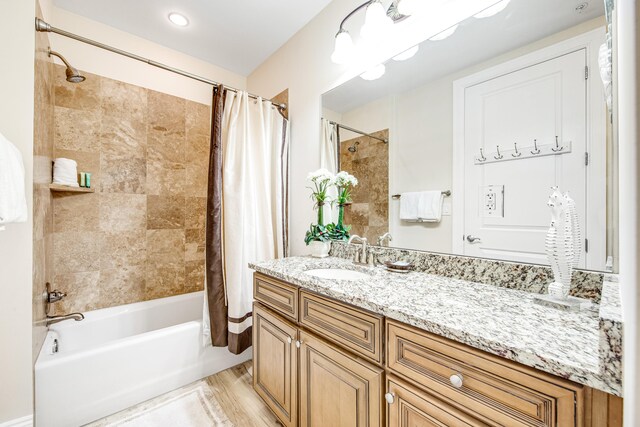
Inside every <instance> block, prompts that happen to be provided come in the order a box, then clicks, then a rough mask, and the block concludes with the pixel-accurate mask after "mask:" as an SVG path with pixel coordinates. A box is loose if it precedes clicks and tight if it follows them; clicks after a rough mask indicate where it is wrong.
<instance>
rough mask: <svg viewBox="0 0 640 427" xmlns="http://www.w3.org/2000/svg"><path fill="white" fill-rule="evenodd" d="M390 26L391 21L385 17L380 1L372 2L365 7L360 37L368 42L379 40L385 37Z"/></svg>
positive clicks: (391, 24)
mask: <svg viewBox="0 0 640 427" xmlns="http://www.w3.org/2000/svg"><path fill="white" fill-rule="evenodd" d="M392 26H393V20H392V19H391V18H389V17H388V16H387V12H386V10H385V9H384V6H383V5H382V3H381V2H380V0H373V1H372V2H370V3H369V5H368V6H367V10H366V12H365V18H364V25H363V26H362V28H361V29H360V35H361V36H362V37H363V38H365V39H368V40H380V39H382V38H384V37H385V36H386V35H387V33H388V31H389V30H390V29H391V27H392Z"/></svg>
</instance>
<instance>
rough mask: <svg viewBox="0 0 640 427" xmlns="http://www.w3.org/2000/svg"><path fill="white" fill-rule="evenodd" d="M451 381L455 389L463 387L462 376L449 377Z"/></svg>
mask: <svg viewBox="0 0 640 427" xmlns="http://www.w3.org/2000/svg"><path fill="white" fill-rule="evenodd" d="M449 381H451V385H452V386H454V387H455V388H460V387H462V374H453V375H451V376H450V377H449Z"/></svg>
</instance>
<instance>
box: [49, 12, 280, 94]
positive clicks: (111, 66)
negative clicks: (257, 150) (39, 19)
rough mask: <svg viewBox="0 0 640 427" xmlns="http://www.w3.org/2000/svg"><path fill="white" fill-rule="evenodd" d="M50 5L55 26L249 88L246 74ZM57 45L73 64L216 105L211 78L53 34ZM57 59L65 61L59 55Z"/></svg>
mask: <svg viewBox="0 0 640 427" xmlns="http://www.w3.org/2000/svg"><path fill="white" fill-rule="evenodd" d="M51 1H52V0H45V2H47V3H51ZM50 9H51V12H50V16H47V14H46V13H45V16H46V17H47V20H48V22H49V23H50V24H51V25H53V26H55V27H58V28H61V29H63V30H66V31H69V32H72V33H75V34H79V35H81V36H83V37H86V38H89V39H92V40H95V41H98V42H101V43H104V44H107V45H110V46H113V47H117V48H119V49H123V50H126V51H129V52H131V53H134V54H136V55H140V56H142V57H145V58H148V59H152V60H154V61H157V62H161V63H164V64H166V65H169V66H172V67H175V68H179V69H182V70H184V71H188V72H190V73H193V74H197V75H200V76H202V77H206V78H209V79H212V80H214V81H217V82H221V83H224V84H225V85H228V86H232V87H236V88H239V89H245V87H246V77H244V76H241V75H239V74H236V73H233V72H231V71H228V70H226V69H224V68H221V67H218V66H215V65H212V64H209V63H207V62H205V61H202V60H199V59H196V58H194V57H192V56H189V55H186V54H183V53H180V52H177V51H175V50H172V49H169V48H167V47H164V46H161V45H159V44H156V43H153V42H151V41H149V40H146V39H143V38H141V37H137V36H134V35H132V34H129V33H126V32H123V31H120V30H117V29H115V28H113V27H109V26H107V25H104V24H101V23H99V22H96V21H93V20H90V19H87V18H85V17H82V16H80V15H76V14H73V13H70V12H67V11H65V10H63V9H60V8H57V7H55V6H51V7H50ZM51 47H52V48H53V49H54V50H56V51H58V52H60V53H61V54H62V55H64V56H65V57H66V58H67V60H68V61H69V62H71V64H73V66H75V67H76V68H78V69H80V70H83V71H86V72H89V73H93V74H97V75H100V76H103V77H108V78H111V79H114V80H119V81H122V82H125V83H129V84H133V85H136V86H140V87H144V88H147V89H152V90H155V91H158V92H164V93H168V94H170V95H174V96H177V97H180V98H184V99H189V100H192V101H196V102H199V103H202V104H209V105H210V104H211V97H212V93H211V86H210V85H208V84H206V83H201V82H198V81H195V80H192V79H189V78H187V77H182V76H179V75H177V74H175V73H171V72H169V71H164V70H161V69H159V68H155V67H152V66H150V65H147V64H145V63H143V62H139V61H135V60H133V59H129V58H127V57H124V56H120V55H117V54H115V53H111V52H108V51H106V50H103V49H99V48H97V47H94V46H91V45H87V44H84V43H81V42H78V41H75V40H73V39H69V38H66V37H62V36H59V35H52V36H51ZM56 62H57V63H58V64H61V62H59V61H57V60H56ZM283 89H284V87H283ZM272 95H275V93H273V94H272Z"/></svg>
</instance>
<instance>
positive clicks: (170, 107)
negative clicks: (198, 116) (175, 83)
mask: <svg viewBox="0 0 640 427" xmlns="http://www.w3.org/2000/svg"><path fill="white" fill-rule="evenodd" d="M147 104H148V121H149V124H150V125H151V126H157V127H160V128H166V129H182V130H183V132H184V129H185V123H186V120H185V113H186V101H185V100H184V99H182V98H178V97H176V96H172V95H168V94H166V93H160V92H156V91H154V90H149V91H148V92H147Z"/></svg>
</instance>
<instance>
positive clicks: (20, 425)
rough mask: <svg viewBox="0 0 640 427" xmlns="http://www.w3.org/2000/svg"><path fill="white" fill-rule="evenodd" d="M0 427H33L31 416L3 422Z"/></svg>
mask: <svg viewBox="0 0 640 427" xmlns="http://www.w3.org/2000/svg"><path fill="white" fill-rule="evenodd" d="M0 427H33V415H27V416H26V417H22V418H15V419H13V420H9V421H5V422H4V423H2V424H0Z"/></svg>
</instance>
